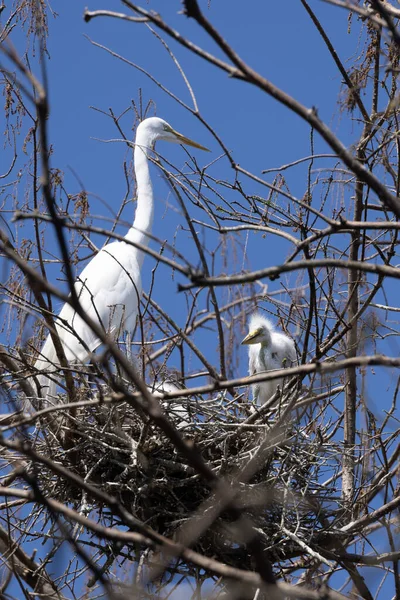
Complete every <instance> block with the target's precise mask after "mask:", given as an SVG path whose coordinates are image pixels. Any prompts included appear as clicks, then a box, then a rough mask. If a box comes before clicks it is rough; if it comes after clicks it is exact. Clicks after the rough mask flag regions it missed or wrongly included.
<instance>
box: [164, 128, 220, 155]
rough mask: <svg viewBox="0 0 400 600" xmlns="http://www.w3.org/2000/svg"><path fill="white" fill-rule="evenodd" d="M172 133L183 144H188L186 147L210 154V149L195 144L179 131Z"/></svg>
mask: <svg viewBox="0 0 400 600" xmlns="http://www.w3.org/2000/svg"><path fill="white" fill-rule="evenodd" d="M171 131H172V133H173V134H174V135H176V137H177V138H178V140H179V141H180V143H181V144H186V146H193V148H198V149H199V150H205V151H206V152H210V150H209V149H208V148H205V147H204V146H201V145H200V144H198V143H197V142H194V141H193V140H191V139H190V138H187V137H185V136H184V135H182V134H181V133H178V132H177V131H175V129H171Z"/></svg>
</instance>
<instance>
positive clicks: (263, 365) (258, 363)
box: [242, 313, 297, 406]
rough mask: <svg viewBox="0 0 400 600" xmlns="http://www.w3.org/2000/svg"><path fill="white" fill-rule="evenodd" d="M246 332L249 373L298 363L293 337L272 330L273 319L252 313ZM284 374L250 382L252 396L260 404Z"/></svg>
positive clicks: (265, 399) (279, 383) (253, 373)
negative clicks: (267, 379) (270, 378)
mask: <svg viewBox="0 0 400 600" xmlns="http://www.w3.org/2000/svg"><path fill="white" fill-rule="evenodd" d="M249 329H250V331H249V333H248V335H246V337H245V338H244V340H243V341H242V344H245V345H248V346H249V375H255V374H256V373H265V372H268V371H274V370H276V369H282V368H288V367H294V366H296V365H297V353H296V348H295V345H294V342H293V340H291V339H290V338H289V337H288V336H287V335H285V334H284V333H279V332H278V331H275V330H274V326H273V325H272V323H271V322H270V321H269V320H268V319H266V318H265V317H263V316H262V315H260V314H259V313H255V314H253V315H252V316H251V317H250V322H249ZM282 382H283V377H281V378H279V379H273V380H271V381H260V382H259V383H255V384H253V385H252V386H251V387H252V391H253V399H254V400H255V401H256V402H257V404H258V405H259V406H261V405H262V404H265V402H267V400H269V399H270V398H271V397H272V396H273V395H274V394H275V392H276V390H277V388H278V385H279V386H282Z"/></svg>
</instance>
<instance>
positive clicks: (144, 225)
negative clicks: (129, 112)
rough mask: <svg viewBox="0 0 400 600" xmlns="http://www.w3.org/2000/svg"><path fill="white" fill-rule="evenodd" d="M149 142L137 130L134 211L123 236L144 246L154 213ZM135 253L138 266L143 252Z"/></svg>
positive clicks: (141, 260) (147, 239)
mask: <svg viewBox="0 0 400 600" xmlns="http://www.w3.org/2000/svg"><path fill="white" fill-rule="evenodd" d="M150 143H151V142H150V140H148V139H147V136H143V135H140V132H138V134H137V135H136V142H135V144H136V145H135V152H134V161H135V174H136V186H137V204H136V213H135V220H134V221H133V225H132V227H131V228H130V230H129V231H128V233H127V234H126V236H125V237H126V239H128V240H129V241H132V242H138V243H139V244H143V245H144V246H147V244H148V243H149V239H150V238H149V236H148V235H147V234H148V233H151V228H152V225H153V214H154V200H153V187H152V185H151V179H150V169H149V161H148V158H147V154H148V152H150ZM137 253H138V262H139V266H141V264H142V262H143V259H144V254H145V253H144V252H142V251H140V250H138V251H137Z"/></svg>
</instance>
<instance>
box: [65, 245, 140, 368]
mask: <svg viewBox="0 0 400 600" xmlns="http://www.w3.org/2000/svg"><path fill="white" fill-rule="evenodd" d="M136 256H137V253H136V249H135V248H133V247H132V246H130V245H128V244H126V243H125V242H113V243H111V244H107V246H104V248H102V249H101V250H100V252H99V253H98V254H96V256H94V257H93V258H92V260H91V261H90V263H89V264H88V265H87V266H86V267H85V268H84V269H83V271H82V273H81V274H80V276H79V278H78V280H77V281H76V282H75V291H76V294H77V296H78V298H79V302H80V304H81V306H82V309H83V311H84V312H85V313H86V314H87V315H88V316H89V317H90V318H91V319H93V320H94V321H95V322H97V323H99V324H101V326H102V327H103V329H104V330H105V331H106V332H107V333H109V334H111V335H114V336H115V335H118V334H119V333H121V332H122V331H123V330H125V329H129V330H130V331H133V329H134V327H135V322H136V315H137V310H138V304H139V299H140V294H141V280H140V269H139V265H138V263H137V258H136ZM57 329H58V332H59V335H60V338H61V339H62V341H63V344H64V348H65V352H66V358H67V360H68V361H71V360H80V361H85V360H87V356H88V351H87V350H86V349H85V346H86V347H87V348H88V349H89V351H93V350H95V349H96V348H97V347H98V346H99V345H100V343H101V341H100V340H99V338H98V337H97V335H96V334H95V333H94V332H93V331H92V330H91V329H90V328H89V327H88V326H87V325H86V323H85V322H84V321H83V320H82V319H81V318H80V317H79V315H77V314H76V312H75V311H74V309H73V308H72V307H71V306H70V305H69V304H65V305H64V307H63V309H62V311H61V313H60V315H59V317H58V319H57ZM79 340H82V341H83V342H84V344H81V343H80V342H79Z"/></svg>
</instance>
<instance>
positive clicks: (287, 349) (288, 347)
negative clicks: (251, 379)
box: [274, 333, 298, 369]
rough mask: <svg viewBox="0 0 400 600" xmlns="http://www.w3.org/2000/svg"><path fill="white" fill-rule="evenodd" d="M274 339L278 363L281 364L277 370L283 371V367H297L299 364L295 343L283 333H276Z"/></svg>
mask: <svg viewBox="0 0 400 600" xmlns="http://www.w3.org/2000/svg"><path fill="white" fill-rule="evenodd" d="M274 338H275V340H274V341H275V352H276V355H277V362H278V363H279V366H277V367H276V368H279V369H282V367H285V368H289V367H295V366H296V365H297V364H298V360H297V352H296V346H295V345H294V341H293V340H291V339H290V338H288V337H287V336H286V335H284V334H283V333H275V334H274Z"/></svg>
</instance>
